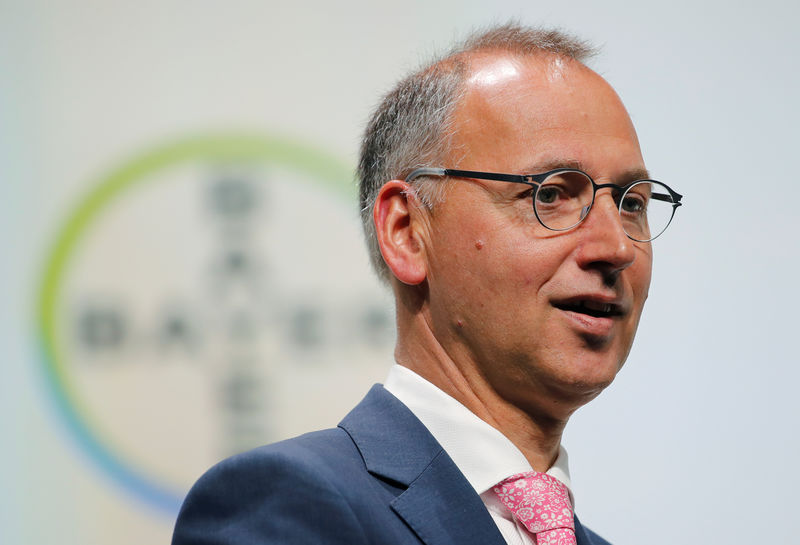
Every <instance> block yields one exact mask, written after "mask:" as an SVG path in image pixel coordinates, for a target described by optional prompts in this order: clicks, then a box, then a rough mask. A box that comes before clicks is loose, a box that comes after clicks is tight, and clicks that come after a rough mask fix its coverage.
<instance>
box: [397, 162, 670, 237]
mask: <svg viewBox="0 0 800 545" xmlns="http://www.w3.org/2000/svg"><path fill="white" fill-rule="evenodd" d="M423 176H437V177H441V176H452V177H456V178H474V179H478V180H494V181H498V182H512V183H516V184H525V185H529V186H531V187H532V188H533V192H532V193H531V199H532V201H533V211H534V213H535V214H536V219H538V220H539V223H541V224H542V225H543V226H544V227H546V228H547V229H550V230H551V231H568V230H570V229H572V228H574V227H576V226H577V225H578V224H580V223H581V222H582V221H583V220H584V219H586V216H587V215H588V214H589V210H591V208H592V205H593V204H594V197H595V194H596V193H597V190H598V189H603V188H606V187H607V188H609V189H611V192H612V196H613V198H614V201H615V202H616V203H617V208H618V209H619V217H620V219H621V220H622V228H623V229H624V230H625V234H626V235H628V238H630V239H631V240H635V241H637V242H649V241H651V240H653V239H655V238H656V237H657V236H659V235H660V234H661V233H663V232H664V231H665V230H666V229H667V227H668V226H669V224H670V222H671V221H672V218H673V216H674V215H675V210H677V208H678V207H679V206H680V205H681V198H683V196H682V195H680V194H678V193H676V192H675V191H673V190H672V189H670V188H669V186H667V185H666V184H662V183H661V182H657V181H655V180H636V181H634V182H631V183H629V184H627V185H622V186H620V185H616V184H597V183H595V181H594V180H592V178H591V176H589V175H588V174H586V173H585V172H583V171H582V170H576V169H571V168H557V169H555V170H550V171H548V172H544V173H542V174H499V173H495V172H474V171H471V170H453V169H449V168H418V169H416V170H414V171H413V172H411V174H409V175H408V176H407V177H406V180H405V181H406V182H407V183H410V182H411V181H412V180H414V179H416V178H420V177H423Z"/></svg>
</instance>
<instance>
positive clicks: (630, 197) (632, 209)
mask: <svg viewBox="0 0 800 545" xmlns="http://www.w3.org/2000/svg"><path fill="white" fill-rule="evenodd" d="M619 209H620V211H622V212H623V213H625V214H632V215H635V216H640V215H642V214H644V213H645V211H646V210H647V198H646V197H645V196H644V195H640V194H638V193H634V192H632V191H628V192H627V193H626V194H625V196H624V197H623V198H622V202H620V205H619Z"/></svg>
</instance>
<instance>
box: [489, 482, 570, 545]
mask: <svg viewBox="0 0 800 545" xmlns="http://www.w3.org/2000/svg"><path fill="white" fill-rule="evenodd" d="M493 490H494V492H495V494H497V496H498V497H499V498H500V501H501V502H503V505H505V506H506V507H508V509H509V510H510V511H511V512H512V513H513V514H514V516H515V517H516V518H517V520H519V521H520V522H521V523H522V524H523V525H524V526H525V528H527V529H528V531H529V532H530V533H531V534H533V535H534V536H535V539H536V545H576V543H577V541H576V540H575V520H574V519H573V517H572V504H571V502H570V500H569V490H568V489H567V487H566V486H565V485H564V484H563V483H562V482H561V481H559V480H558V479H556V478H555V477H551V476H550V475H547V474H545V473H539V472H537V471H529V472H527V473H519V474H517V475H512V476H511V477H509V478H508V479H506V480H504V481H501V482H500V483H499V484H498V485H497V486H495V487H494V488H493Z"/></svg>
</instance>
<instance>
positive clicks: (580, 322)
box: [558, 309, 617, 338]
mask: <svg viewBox="0 0 800 545" xmlns="http://www.w3.org/2000/svg"><path fill="white" fill-rule="evenodd" d="M558 310H560V311H561V312H562V313H563V315H564V316H565V317H566V318H567V319H568V320H569V321H570V322H571V323H572V325H573V327H575V329H577V330H578V331H579V332H580V333H583V334H585V335H590V336H592V337H606V338H607V337H609V336H611V333H612V332H613V329H614V324H615V322H616V321H617V318H616V317H598V316H591V315H589V314H583V313H581V312H575V311H572V310H563V309H558Z"/></svg>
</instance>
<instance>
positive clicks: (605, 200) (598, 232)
mask: <svg viewBox="0 0 800 545" xmlns="http://www.w3.org/2000/svg"><path fill="white" fill-rule="evenodd" d="M577 231H578V232H577V233H576V234H578V235H579V236H580V237H581V239H580V243H579V245H578V248H577V260H578V266H580V267H581V268H582V269H586V270H597V271H599V272H600V273H602V275H603V281H604V283H606V284H607V285H613V284H614V283H615V282H616V280H617V277H618V276H619V273H621V272H622V271H623V270H625V269H626V268H628V267H630V266H631V265H632V264H633V261H634V259H635V258H636V247H635V243H634V242H633V241H632V240H631V239H630V238H628V235H626V234H625V230H624V229H623V228H622V220H621V219H620V217H619V210H618V209H617V204H616V202H614V199H613V197H612V195H611V192H610V191H602V192H598V193H597V196H596V197H595V201H594V204H593V205H592V208H591V210H589V213H588V215H587V216H586V219H584V220H583V222H582V223H581V224H580V225H579V226H578V229H577Z"/></svg>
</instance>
